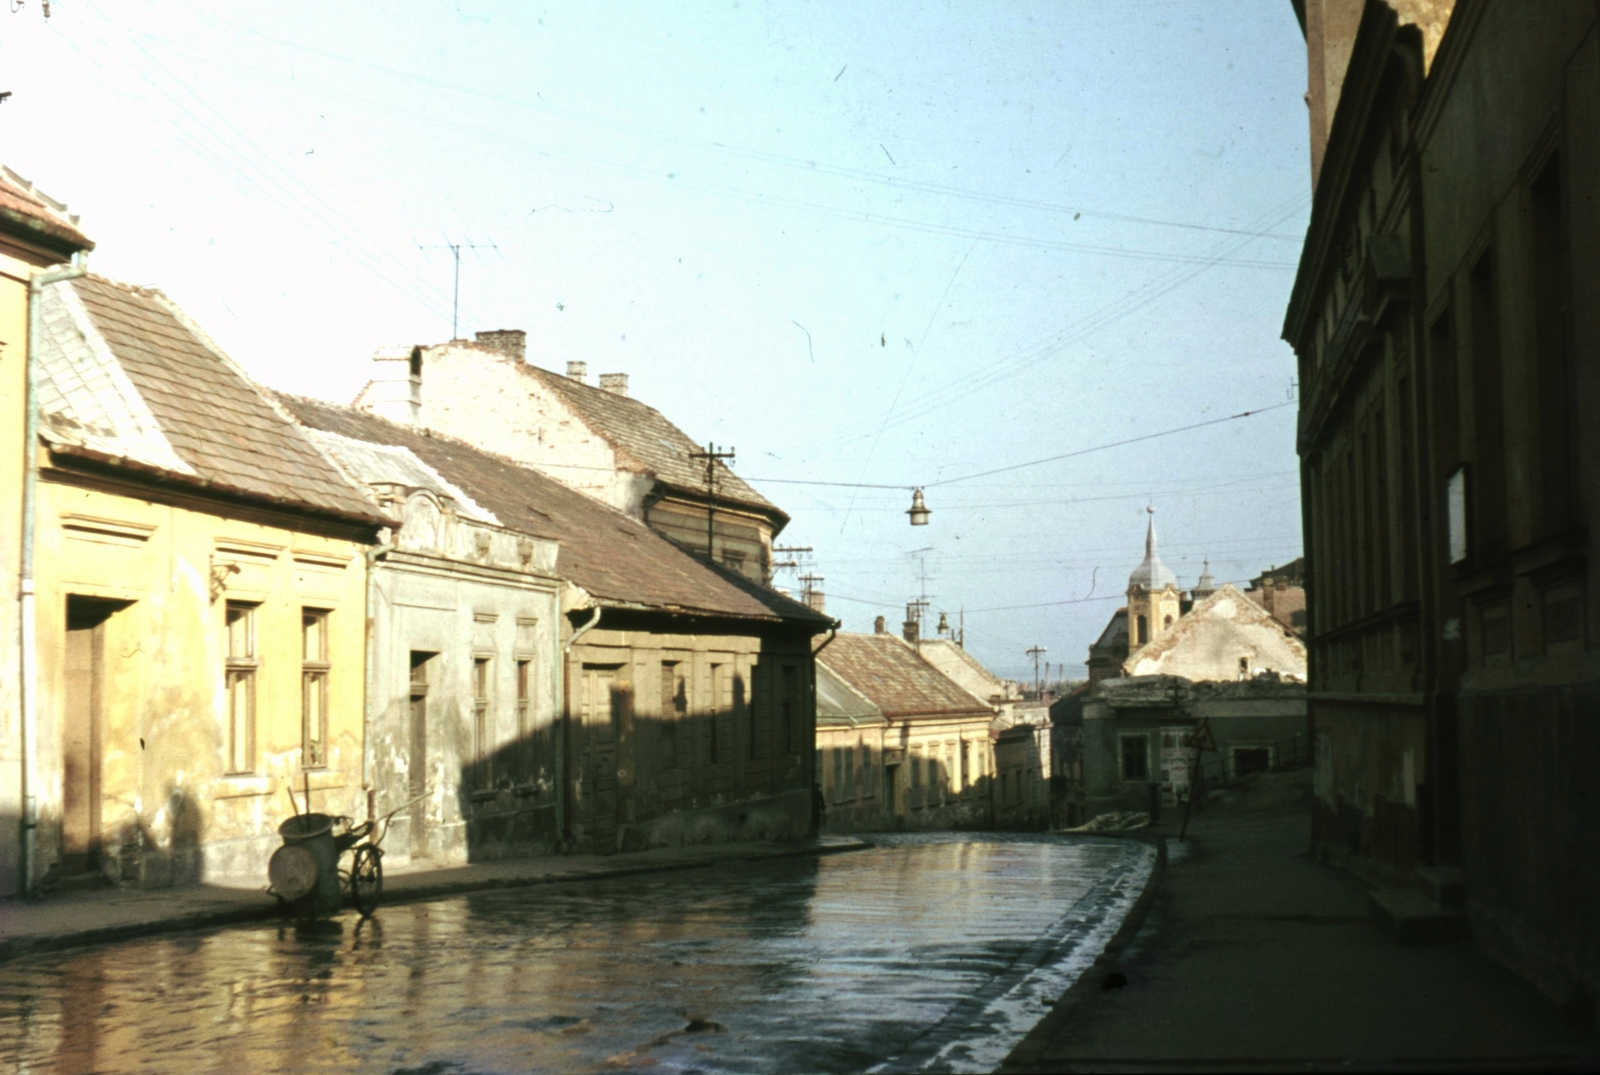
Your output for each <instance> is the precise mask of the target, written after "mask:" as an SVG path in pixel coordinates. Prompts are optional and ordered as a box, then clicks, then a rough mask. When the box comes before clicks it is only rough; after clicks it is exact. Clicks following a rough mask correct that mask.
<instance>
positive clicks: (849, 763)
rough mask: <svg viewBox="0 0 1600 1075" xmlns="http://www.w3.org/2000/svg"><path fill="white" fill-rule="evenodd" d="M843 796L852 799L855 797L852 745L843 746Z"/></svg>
mask: <svg viewBox="0 0 1600 1075" xmlns="http://www.w3.org/2000/svg"><path fill="white" fill-rule="evenodd" d="M844 797H845V798H846V799H854V798H855V797H856V748H855V747H854V746H847V747H845V748H844Z"/></svg>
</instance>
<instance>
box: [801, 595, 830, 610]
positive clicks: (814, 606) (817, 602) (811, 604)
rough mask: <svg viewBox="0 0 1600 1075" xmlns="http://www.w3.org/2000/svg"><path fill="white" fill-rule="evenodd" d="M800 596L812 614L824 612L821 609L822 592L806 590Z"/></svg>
mask: <svg viewBox="0 0 1600 1075" xmlns="http://www.w3.org/2000/svg"><path fill="white" fill-rule="evenodd" d="M801 596H802V597H804V598H805V600H806V607H807V608H809V609H810V610H811V611H812V612H824V611H826V610H825V609H824V608H823V607H822V591H821V590H807V591H806V592H805V593H803V594H801Z"/></svg>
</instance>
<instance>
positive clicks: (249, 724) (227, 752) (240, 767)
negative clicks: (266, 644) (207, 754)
mask: <svg viewBox="0 0 1600 1075" xmlns="http://www.w3.org/2000/svg"><path fill="white" fill-rule="evenodd" d="M260 609H261V605H260V603H259V602H254V601H228V602H226V603H225V604H224V606H223V621H222V622H223V631H224V634H225V645H224V652H225V654H226V656H225V657H224V659H223V684H224V689H225V693H224V703H223V704H224V706H225V719H226V722H227V724H226V735H224V737H223V751H224V759H223V760H224V769H225V771H226V772H227V773H228V774H230V775H238V776H245V775H251V774H254V773H255V771H256V758H257V751H256V698H257V694H258V691H257V685H258V680H259V673H260V671H261V657H260V654H259V650H258V648H257V643H258V637H259V635H258V625H257V613H258V612H259V611H260ZM236 612H237V613H238V614H240V615H241V616H242V617H243V618H244V622H245V626H244V630H243V634H244V645H243V649H244V650H245V652H244V653H236V652H235V651H234V630H233V624H234V621H233V619H232V617H233V615H234V613H236ZM238 684H242V685H243V702H244V714H243V719H242V723H241V718H240V714H239V713H238V711H237V709H236V706H237V705H238V697H237V696H236V694H235V687H236V685H238ZM241 733H242V734H241Z"/></svg>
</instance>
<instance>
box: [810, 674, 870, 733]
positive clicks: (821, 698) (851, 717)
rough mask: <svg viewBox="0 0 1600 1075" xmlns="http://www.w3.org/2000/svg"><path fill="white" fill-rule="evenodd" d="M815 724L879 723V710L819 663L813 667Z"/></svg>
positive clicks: (864, 696)
mask: <svg viewBox="0 0 1600 1075" xmlns="http://www.w3.org/2000/svg"><path fill="white" fill-rule="evenodd" d="M817 723H818V724H820V725H827V724H837V725H846V726H852V727H853V726H855V725H858V724H882V723H883V710H881V709H879V708H878V707H877V706H875V705H873V704H872V703H871V702H869V701H868V700H867V696H866V695H864V694H862V693H861V692H860V691H858V690H856V689H855V688H854V687H852V686H850V684H848V683H846V682H845V681H844V680H842V679H840V678H839V677H838V676H837V675H836V674H834V673H833V672H832V671H831V670H829V668H828V666H827V665H825V664H822V663H820V662H819V663H818V664H817Z"/></svg>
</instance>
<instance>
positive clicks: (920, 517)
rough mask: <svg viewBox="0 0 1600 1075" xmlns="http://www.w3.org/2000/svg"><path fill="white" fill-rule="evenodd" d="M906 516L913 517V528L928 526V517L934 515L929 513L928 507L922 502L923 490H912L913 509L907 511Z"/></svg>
mask: <svg viewBox="0 0 1600 1075" xmlns="http://www.w3.org/2000/svg"><path fill="white" fill-rule="evenodd" d="M906 514H907V515H909V516H911V525H912V526H927V525H928V516H929V515H930V514H932V513H931V512H930V511H928V505H926V504H924V503H923V502H922V490H921V489H913V490H911V507H910V508H909V509H907V511H906Z"/></svg>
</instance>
